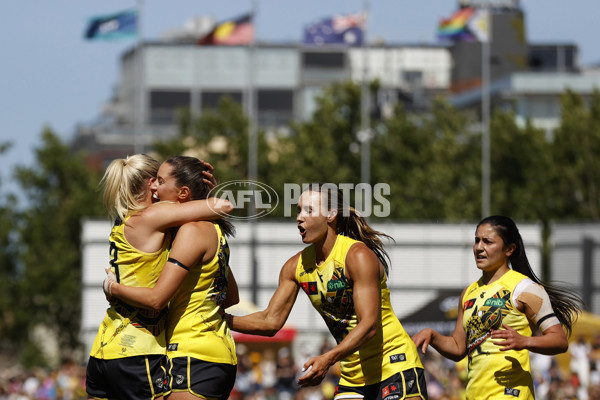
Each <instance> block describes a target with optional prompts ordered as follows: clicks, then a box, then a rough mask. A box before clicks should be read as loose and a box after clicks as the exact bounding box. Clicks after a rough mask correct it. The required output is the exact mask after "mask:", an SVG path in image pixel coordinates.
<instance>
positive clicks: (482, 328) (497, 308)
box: [467, 289, 511, 355]
mask: <svg viewBox="0 0 600 400" xmlns="http://www.w3.org/2000/svg"><path fill="white" fill-rule="evenodd" d="M510 294H511V292H510V291H508V290H506V289H502V290H500V291H499V292H497V293H496V294H494V295H493V296H492V297H490V298H488V299H486V300H485V302H484V304H483V306H481V307H479V308H478V307H477V306H476V307H475V309H474V310H473V314H471V316H470V317H469V319H468V320H467V343H468V345H467V350H468V353H469V355H470V354H471V353H472V352H473V351H474V350H476V349H478V348H479V346H481V344H482V343H483V342H485V340H486V339H487V338H489V337H490V336H491V335H492V330H493V329H499V328H500V327H501V326H502V318H503V317H504V316H505V315H506V314H508V307H507V306H506V303H507V302H509V301H510ZM471 306H473V305H472V304H471Z"/></svg>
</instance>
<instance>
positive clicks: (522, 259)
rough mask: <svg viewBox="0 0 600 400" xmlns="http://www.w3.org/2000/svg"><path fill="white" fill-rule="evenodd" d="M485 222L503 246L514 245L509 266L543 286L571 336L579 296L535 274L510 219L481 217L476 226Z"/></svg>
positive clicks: (578, 305) (513, 223)
mask: <svg viewBox="0 0 600 400" xmlns="http://www.w3.org/2000/svg"><path fill="white" fill-rule="evenodd" d="M485 224H488V225H490V226H491V227H493V228H494V230H495V231H496V233H497V234H498V235H499V236H500V237H501V238H502V241H503V242H504V245H505V246H510V245H511V244H514V245H515V251H514V252H513V253H512V254H511V256H510V257H509V261H510V267H511V268H512V269H513V270H515V271H517V272H520V273H522V274H523V275H526V276H527V277H529V278H530V279H531V280H532V281H534V282H536V283H538V284H540V285H542V286H543V287H544V289H545V290H546V292H547V293H548V296H549V297H550V302H551V303H552V308H553V309H554V313H555V314H556V317H557V318H558V320H559V321H560V323H561V324H562V326H563V327H564V328H565V329H566V331H567V335H568V336H571V332H572V330H573V324H574V323H575V321H576V320H577V317H578V316H579V314H580V313H581V310H582V309H583V307H584V303H583V300H582V299H581V297H579V295H578V294H577V293H575V292H573V291H572V290H569V289H567V288H565V287H562V286H558V285H551V284H548V283H544V282H542V281H541V279H539V278H538V277H537V276H536V275H535V273H534V272H533V270H532V269H531V265H530V264H529V260H528V259H527V255H526V254H525V246H524V244H523V239H522V238H521V234H520V233H519V230H518V229H517V225H516V224H515V222H514V221H513V220H512V219H510V218H508V217H505V216H502V215H492V216H490V217H486V218H484V219H482V220H481V221H480V222H479V224H477V228H479V227H480V226H481V225H485Z"/></svg>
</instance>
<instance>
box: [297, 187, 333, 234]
mask: <svg viewBox="0 0 600 400" xmlns="http://www.w3.org/2000/svg"><path fill="white" fill-rule="evenodd" d="M297 211H298V214H297V215H296V222H297V223H298V230H299V231H300V236H301V237H302V242H304V243H315V242H317V241H319V240H320V239H322V238H323V237H324V236H325V234H326V233H327V210H326V208H325V207H323V206H322V202H321V193H320V192H312V191H306V192H304V193H302V195H301V196H300V200H298V207H297Z"/></svg>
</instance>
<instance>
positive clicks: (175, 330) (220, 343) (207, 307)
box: [167, 224, 237, 365]
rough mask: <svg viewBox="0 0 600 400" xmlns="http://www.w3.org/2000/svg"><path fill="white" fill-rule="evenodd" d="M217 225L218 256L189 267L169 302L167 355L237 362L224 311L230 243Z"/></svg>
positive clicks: (225, 362) (229, 362)
mask: <svg viewBox="0 0 600 400" xmlns="http://www.w3.org/2000/svg"><path fill="white" fill-rule="evenodd" d="M214 227H215V229H216V231H217V235H218V241H219V242H218V243H219V248H218V249H217V251H216V253H215V256H214V257H213V259H212V260H211V261H210V262H208V263H206V264H204V265H202V264H197V265H194V266H193V267H192V268H190V272H189V273H188V275H187V276H186V278H185V280H184V281H183V283H182V284H181V286H180V287H179V289H178V290H177V292H176V294H175V296H174V297H173V299H172V300H171V302H170V303H169V316H168V322H167V342H168V343H169V345H168V353H167V355H168V357H169V358H170V359H173V358H175V357H193V358H198V359H201V360H203V361H208V362H214V363H223V364H233V365H236V364H237V357H236V354H235V342H234V341H233V336H232V334H231V331H230V330H229V327H228V326H227V323H226V321H225V318H223V313H222V312H221V305H222V304H223V302H224V301H225V299H226V297H227V285H228V282H227V278H228V275H229V246H228V244H227V240H226V238H225V236H224V235H223V232H222V231H221V228H220V227H219V225H218V224H214Z"/></svg>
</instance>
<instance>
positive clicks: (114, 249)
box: [108, 241, 121, 283]
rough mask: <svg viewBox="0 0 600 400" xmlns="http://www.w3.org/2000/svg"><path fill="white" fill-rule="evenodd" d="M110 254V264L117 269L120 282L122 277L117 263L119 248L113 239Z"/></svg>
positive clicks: (116, 273) (116, 274) (116, 272)
mask: <svg viewBox="0 0 600 400" xmlns="http://www.w3.org/2000/svg"><path fill="white" fill-rule="evenodd" d="M108 254H109V256H110V261H109V262H110V266H111V267H112V268H113V269H114V270H115V276H116V277H117V283H119V282H120V281H121V278H120V277H119V264H118V263H117V260H118V259H119V249H118V248H117V244H116V243H115V242H113V241H111V242H110V249H109V250H108Z"/></svg>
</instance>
